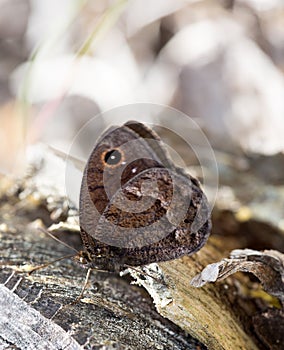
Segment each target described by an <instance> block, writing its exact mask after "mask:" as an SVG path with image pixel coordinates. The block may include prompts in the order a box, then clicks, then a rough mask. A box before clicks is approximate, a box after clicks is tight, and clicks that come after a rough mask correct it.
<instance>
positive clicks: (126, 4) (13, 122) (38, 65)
mask: <svg viewBox="0 0 284 350" xmlns="http://www.w3.org/2000/svg"><path fill="white" fill-rule="evenodd" d="M283 71H284V2H283V0H236V1H233V0H223V1H220V0H219V1H217V0H216V1H212V0H208V1H205V0H204V1H198V0H195V1H194V0H187V1H185V0H178V1H176V0H156V1H150V0H129V1H126V0H124V1H122V0H120V1H107V0H102V1H95V0H89V1H86V0H85V1H84V0H80V1H79V0H78V1H76V0H73V1H70V0H61V1H55V0H49V1H37V0H0V121H1V128H0V142H1V148H0V160H1V161H0V172H1V173H4V174H11V173H12V172H13V173H14V172H15V171H16V172H19V171H21V169H22V166H21V164H24V163H25V149H26V147H27V146H28V145H31V144H35V143H38V142H44V143H47V144H49V145H52V146H54V147H56V148H58V149H61V150H63V151H66V152H67V151H68V150H69V148H70V143H71V142H72V140H73V138H74V136H75V135H76V133H77V132H78V130H79V129H80V127H81V126H83V125H84V124H85V123H86V122H87V121H88V120H90V119H91V118H92V117H94V116H95V115H96V114H97V113H99V112H104V111H106V110H109V109H111V108H114V107H116V106H120V105H124V104H129V103H135V102H148V103H149V102H150V103H158V104H164V105H168V106H172V107H175V108H177V109H178V110H180V111H182V112H184V113H186V114H187V115H189V116H190V117H191V118H194V119H195V120H196V122H197V123H198V124H199V125H200V126H201V127H202V129H203V130H204V132H205V133H206V135H207V137H208V139H209V141H210V143H211V144H212V146H213V148H214V150H215V152H216V158H217V161H218V167H219V172H220V184H221V185H220V191H219V204H220V203H221V204H222V200H224V198H225V199H226V204H225V205H224V206H226V208H227V207H228V206H231V207H233V208H235V207H236V206H237V207H238V208H243V203H245V208H247V206H248V205H249V208H250V209H249V210H257V213H258V215H260V216H261V217H262V218H265V219H267V220H269V221H273V223H274V224H276V225H277V227H280V228H282V229H284V221H283V205H284V195H283V193H284V190H283V183H284V177H283V173H284V161H283V160H284V157H283V151H284V137H283V135H284V75H283ZM113 122H114V123H119V121H116V120H114V121H113ZM173 122H174V123H178V122H179V121H178V120H175V121H173ZM89 137H90V138H92V133H91V132H90V134H89ZM87 141H88V140H86V142H87ZM82 147H84V145H82ZM232 185H233V186H232ZM264 185H269V191H268V192H267V191H266V187H265V186H264ZM232 187H234V189H233V190H232V189H231V188H232ZM264 187H265V188H264ZM238 188H239V192H238ZM280 194H281V196H280ZM239 201H241V202H242V205H240V204H236V203H239ZM264 203H269V205H272V207H269V210H268V211H267V210H266V209H265V210H264V209H263V208H264ZM221 204H220V205H221ZM255 208H256V209H255ZM248 213H249V214H248ZM242 215H243V216H242ZM248 217H250V211H247V209H246V210H244V211H242V212H241V214H240V219H245V220H246V219H247V218H248Z"/></svg>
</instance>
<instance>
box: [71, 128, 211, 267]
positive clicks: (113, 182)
mask: <svg viewBox="0 0 284 350" xmlns="http://www.w3.org/2000/svg"><path fill="white" fill-rule="evenodd" d="M210 229H211V220H210V210H209V205H208V201H207V199H206V196H205V194H204V192H203V191H202V189H201V187H200V184H199V182H198V180H196V179H195V178H194V177H192V176H190V175H189V174H187V173H186V172H185V171H184V170H183V169H181V168H178V167H177V166H175V165H174V163H173V162H172V161H171V159H170V157H169V155H168V153H167V152H166V150H165V149H164V147H163V145H162V144H161V140H160V138H159V136H158V135H157V134H156V133H155V132H154V131H152V130H151V129H149V128H148V127H146V126H145V125H144V124H141V123H138V122H136V121H130V122H127V123H125V124H124V125H122V126H120V127H111V128H109V129H108V130H107V131H106V132H104V133H103V135H102V136H101V137H100V139H99V140H98V141H97V143H96V145H95V147H94V149H93V151H92V153H91V155H90V157H89V159H88V161H87V164H86V166H85V170H84V174H83V179H82V184H81V192H80V230H81V237H82V241H83V244H84V250H83V251H81V252H79V254H77V256H76V257H75V260H76V261H77V262H79V263H80V264H81V265H83V266H84V267H86V268H89V269H100V270H105V271H122V270H124V269H125V268H127V267H129V266H140V265H146V264H149V263H152V262H159V261H167V260H172V259H176V258H179V257H181V256H183V255H189V254H192V253H194V252H196V251H198V250H199V249H200V248H201V247H202V246H203V245H204V244H205V242H206V240H207V238H208V236H209V233H210Z"/></svg>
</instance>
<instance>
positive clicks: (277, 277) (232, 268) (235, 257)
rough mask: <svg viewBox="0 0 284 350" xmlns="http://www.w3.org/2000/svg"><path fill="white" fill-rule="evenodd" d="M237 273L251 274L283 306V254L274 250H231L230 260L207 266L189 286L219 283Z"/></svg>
mask: <svg viewBox="0 0 284 350" xmlns="http://www.w3.org/2000/svg"><path fill="white" fill-rule="evenodd" d="M238 271H243V272H251V273H253V274H254V275H255V276H256V277H257V278H258V279H259V280H260V282H261V284H262V286H263V288H264V289H265V291H266V292H268V293H269V294H271V295H273V296H275V297H277V298H279V300H280V301H281V303H282V304H284V254H282V253H280V252H278V251H276V250H264V251H262V252H261V251H257V250H252V249H236V250H233V251H232V252H231V254H230V258H227V259H222V260H221V261H219V262H217V263H213V264H209V265H207V266H206V267H205V268H204V269H203V271H202V272H201V273H200V274H198V275H196V276H195V277H194V278H193V279H192V280H191V282H190V284H191V285H192V286H194V287H202V286H203V285H204V284H206V283H207V282H216V281H220V280H222V279H224V278H226V277H228V276H230V275H232V274H233V273H235V272H238Z"/></svg>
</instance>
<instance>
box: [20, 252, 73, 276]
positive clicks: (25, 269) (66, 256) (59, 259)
mask: <svg viewBox="0 0 284 350" xmlns="http://www.w3.org/2000/svg"><path fill="white" fill-rule="evenodd" d="M73 256H74V254H72V255H71V254H69V255H65V256H62V257H61V258H58V259H55V260H52V261H48V262H47V263H45V264H42V265H39V266H36V267H28V268H26V267H24V268H22V269H21V272H27V273H28V274H29V275H31V274H32V273H33V272H35V271H37V270H41V269H44V268H45V267H47V266H49V265H52V264H54V263H56V262H57V261H61V260H63V259H67V258H72V257H73Z"/></svg>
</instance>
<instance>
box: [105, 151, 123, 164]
mask: <svg viewBox="0 0 284 350" xmlns="http://www.w3.org/2000/svg"><path fill="white" fill-rule="evenodd" d="M121 159H122V154H121V152H120V151H119V150H117V149H112V150H110V151H108V152H106V153H105V155H104V162H105V163H106V164H108V165H117V164H119V163H120V161H121Z"/></svg>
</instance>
